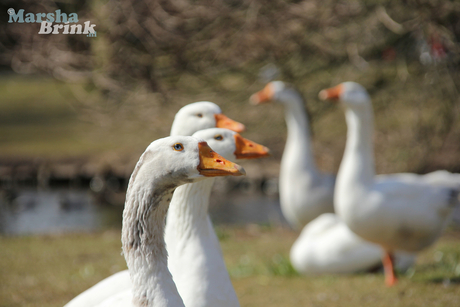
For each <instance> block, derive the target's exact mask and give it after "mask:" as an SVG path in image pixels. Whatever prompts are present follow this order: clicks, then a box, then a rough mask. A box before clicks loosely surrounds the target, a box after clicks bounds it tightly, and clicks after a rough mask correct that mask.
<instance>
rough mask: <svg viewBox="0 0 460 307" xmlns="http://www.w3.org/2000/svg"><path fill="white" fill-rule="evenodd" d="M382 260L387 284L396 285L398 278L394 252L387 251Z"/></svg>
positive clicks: (389, 285)
mask: <svg viewBox="0 0 460 307" xmlns="http://www.w3.org/2000/svg"><path fill="white" fill-rule="evenodd" d="M382 262H383V271H384V273H385V284H386V285H387V286H388V287H391V286H394V285H395V284H396V283H397V282H398V278H397V277H396V274H395V269H394V257H393V254H392V253H390V252H387V251H385V254H384V256H383V259H382Z"/></svg>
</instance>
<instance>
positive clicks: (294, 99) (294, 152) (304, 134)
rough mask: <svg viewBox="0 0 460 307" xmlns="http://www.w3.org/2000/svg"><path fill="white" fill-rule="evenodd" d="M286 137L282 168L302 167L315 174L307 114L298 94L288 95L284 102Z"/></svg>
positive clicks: (296, 168) (295, 168) (297, 168)
mask: <svg viewBox="0 0 460 307" xmlns="http://www.w3.org/2000/svg"><path fill="white" fill-rule="evenodd" d="M284 105H285V119H286V126H287V139H286V145H285V149H284V153H283V159H282V162H281V163H282V165H283V166H284V167H283V169H285V170H289V169H294V170H299V169H303V170H306V171H308V172H309V173H311V174H316V172H317V171H316V166H315V162H314V156H313V151H312V148H311V131H310V123H309V120H308V116H307V113H306V110H305V106H304V103H303V99H302V97H300V95H290V96H289V99H286V101H285V102H284Z"/></svg>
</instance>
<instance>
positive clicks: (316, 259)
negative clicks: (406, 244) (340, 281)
mask: <svg viewBox="0 0 460 307" xmlns="http://www.w3.org/2000/svg"><path fill="white" fill-rule="evenodd" d="M382 253H383V250H382V248H381V247H380V246H379V245H377V244H374V243H370V242H367V241H365V240H364V239H361V238H360V237H359V236H357V235H356V234H355V233H354V232H352V231H351V230H350V229H349V228H348V227H347V225H346V224H345V223H344V222H343V221H342V220H341V219H340V218H339V217H338V216H337V215H336V214H334V213H324V214H322V215H320V216H319V217H317V218H316V219H314V220H313V221H311V222H310V223H309V224H308V225H306V226H305V227H304V228H303V229H302V232H301V233H300V235H299V237H298V238H297V239H296V241H295V242H294V244H293V245H292V248H291V251H290V259H291V263H292V266H293V267H294V268H295V269H296V271H297V272H299V273H301V274H305V275H310V274H349V273H356V272H361V271H366V270H369V269H373V268H376V267H378V266H380V264H381V259H382ZM415 259H416V255H415V254H414V253H406V252H401V251H398V252H397V253H395V261H396V268H397V269H398V270H400V271H406V270H407V269H408V268H409V267H410V266H412V264H413V263H414V262H415Z"/></svg>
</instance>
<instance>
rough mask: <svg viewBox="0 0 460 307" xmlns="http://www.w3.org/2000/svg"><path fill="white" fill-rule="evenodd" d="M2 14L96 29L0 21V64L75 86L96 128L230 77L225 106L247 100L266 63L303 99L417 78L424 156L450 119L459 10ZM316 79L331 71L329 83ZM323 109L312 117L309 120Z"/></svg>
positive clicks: (36, 5) (332, 7)
mask: <svg viewBox="0 0 460 307" xmlns="http://www.w3.org/2000/svg"><path fill="white" fill-rule="evenodd" d="M10 7H12V8H15V9H16V10H18V9H19V8H24V9H26V11H27V12H33V13H39V12H40V13H41V12H54V11H55V10H56V9H61V10H62V11H63V12H67V13H70V12H77V13H78V16H79V19H80V21H81V22H83V21H85V20H91V21H92V23H95V24H96V31H97V38H88V37H86V36H85V35H38V34H37V33H38V28H39V25H38V24H35V25H31V24H28V25H26V24H18V23H7V22H6V20H5V17H7V16H6V14H2V20H1V22H2V24H3V25H2V27H1V28H0V41H1V45H0V52H1V55H2V59H1V64H2V65H8V66H11V68H12V69H13V70H14V71H16V72H19V73H32V72H45V73H47V74H50V75H52V76H53V77H55V78H57V79H60V80H63V81H66V82H70V83H74V84H75V86H74V87H72V88H73V93H74V95H75V96H76V97H77V98H78V100H79V105H78V106H76V107H78V108H79V109H80V110H82V111H84V110H89V111H90V112H88V113H89V114H92V116H97V118H98V120H100V118H101V116H103V114H104V113H105V112H106V111H107V109H108V108H109V109H110V108H117V107H119V106H120V105H121V104H122V103H125V102H127V101H129V102H130V103H131V104H135V103H136V101H138V100H142V99H144V100H145V98H146V97H148V101H149V103H151V104H153V105H155V106H157V107H158V108H162V106H163V105H165V103H167V102H171V101H174V99H175V97H177V95H180V94H186V93H189V92H193V91H195V92H198V91H200V90H209V91H211V90H212V91H214V92H219V93H224V94H228V93H231V92H232V89H234V87H233V88H232V86H227V85H226V83H227V82H229V81H227V79H225V78H226V76H227V74H228V73H229V72H230V73H238V74H239V75H240V76H244V78H245V79H244V80H245V82H243V85H241V83H237V85H238V86H239V87H237V88H238V91H239V92H240V93H241V94H239V95H240V96H238V94H231V95H230V97H232V98H235V97H238V98H239V99H241V98H243V97H248V93H249V90H248V89H249V87H250V85H251V84H253V83H254V82H255V81H256V80H257V76H258V75H259V73H258V71H259V69H260V68H261V67H263V66H264V65H266V64H267V63H273V64H274V65H276V67H278V69H279V71H280V75H281V77H282V78H283V79H284V80H286V81H289V82H291V83H293V84H295V85H296V86H297V87H299V88H300V89H303V88H305V87H307V85H308V89H307V90H306V91H304V92H307V93H311V94H312V95H313V93H314V95H316V93H317V91H318V89H320V88H321V87H322V86H324V85H329V84H333V83H337V82H340V81H344V80H343V79H344V78H348V79H351V78H354V79H358V80H357V81H359V82H361V83H363V84H364V85H365V86H366V87H367V88H369V89H370V90H371V91H373V90H374V91H377V92H378V91H381V90H382V89H385V88H387V87H388V84H389V81H390V79H389V77H388V75H386V74H385V73H384V70H385V67H387V66H392V67H396V70H397V80H398V81H399V82H400V83H404V82H406V81H407V79H408V78H409V77H410V76H411V75H414V74H415V75H416V76H418V77H420V79H419V80H425V81H424V82H427V83H428V84H430V86H429V90H431V91H433V90H435V91H436V92H435V93H429V95H433V96H435V97H437V99H439V100H440V101H441V102H442V103H443V105H444V106H445V107H444V108H442V111H440V112H441V113H439V115H441V124H440V125H439V124H438V123H437V124H435V126H430V125H431V124H427V123H426V122H424V121H420V123H419V126H418V127H417V128H416V130H417V133H415V135H416V136H417V138H418V140H419V142H420V143H421V144H423V146H424V148H426V149H425V150H426V151H427V153H426V154H424V155H423V156H424V157H425V158H426V157H428V156H429V152H430V151H431V149H432V148H433V146H437V148H439V147H442V145H439V142H438V143H433V142H434V141H432V140H431V139H430V138H429V135H430V133H427V132H437V133H441V135H442V139H443V140H446V138H447V137H448V136H449V133H451V131H452V126H453V125H454V123H455V118H456V116H458V105H459V89H460V78H459V71H460V67H459V64H460V44H459V41H460V2H458V1H445V0H405V1H392V0H387V1H380V0H374V1H359V0H353V1H342V0H327V1H323V0H303V1H302V0H300V1H299V0H291V1H285V0H273V1H260V0H252V1H251V0H217V1H216V0H212V1H211V0H199V1H191V0H108V1H102V0H85V1H79V0H67V1H64V0H62V1H52V0H39V1H28V0H20V1H16V0H14V1H13V0H6V1H3V2H2V4H1V9H3V11H4V12H6V10H7V9H8V8H10ZM350 69H351V70H353V71H354V72H353V73H350ZM324 72H328V73H330V74H329V75H328V76H329V78H328V79H329V81H325V79H326V78H324ZM356 72H358V73H356ZM321 74H323V77H320V76H321ZM331 75H333V76H335V77H332V78H331ZM184 78H185V80H194V81H193V82H192V83H190V82H188V81H184ZM391 78H394V76H392V77H391ZM412 78H414V77H412ZM331 80H332V81H331ZM427 80H428V81H427ZM420 87H421V88H422V87H424V85H423V84H420ZM419 90H421V91H424V90H425V91H428V87H427V88H425V89H419ZM308 91H310V92H308ZM233 92H234V91H233ZM232 95H233V96H232ZM307 96H308V94H307ZM246 99H247V98H246ZM427 99H428V98H427ZM378 103H379V100H378V99H377V105H378ZM382 105H385V104H382ZM377 107H378V106H377ZM325 108H326V107H316V108H313V114H312V115H313V118H318V117H320V116H321V114H323V113H324V110H325ZM455 108H457V109H456V110H457V111H456V112H454V111H453V110H454V109H455ZM139 116H142V115H139ZM456 135H457V134H456ZM441 143H442V142H441ZM458 150H459V151H460V148H459V149H458ZM427 159H428V158H427ZM422 164H423V163H422ZM413 168H419V169H422V168H423V167H422V166H420V165H415V166H413Z"/></svg>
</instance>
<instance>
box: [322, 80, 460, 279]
mask: <svg viewBox="0 0 460 307" xmlns="http://www.w3.org/2000/svg"><path fill="white" fill-rule="evenodd" d="M319 96H320V98H321V99H329V100H333V101H337V102H338V103H339V104H340V105H341V106H342V107H343V108H344V110H345V117H346V122H347V126H348V133H347V144H346V147H345V152H344V156H343V159H342V163H341V165H340V168H339V173H338V176H337V186H336V189H335V194H334V204H335V210H336V212H337V214H338V215H339V216H340V217H341V218H342V220H343V221H344V222H345V223H346V224H347V226H348V227H349V228H350V229H351V230H352V231H353V232H355V233H356V234H358V235H359V236H360V237H362V238H364V239H366V240H368V241H371V242H374V243H376V244H379V245H381V246H382V247H383V249H384V250H385V253H384V257H383V264H384V269H385V275H386V278H385V280H386V283H387V285H393V284H394V283H395V282H396V276H395V274H394V263H393V256H392V254H393V252H394V251H395V250H396V249H401V250H404V251H409V252H417V251H420V250H422V249H423V248H425V247H427V246H429V245H431V244H432V243H433V242H435V241H436V240H437V239H438V238H439V236H440V235H441V232H442V230H443V229H444V227H445V225H446V221H447V220H448V217H449V216H450V213H451V211H452V208H453V207H454V205H456V204H458V193H459V188H458V187H455V188H454V187H452V184H443V182H442V180H440V179H439V178H436V179H439V180H438V181H437V182H433V181H431V180H434V179H433V178H430V176H427V178H424V177H425V176H419V175H415V174H395V175H384V176H375V165H374V153H373V145H372V135H373V129H374V119H373V110H372V103H371V100H370V97H369V95H368V93H367V91H366V90H365V89H364V87H362V86H361V85H360V84H357V83H355V82H345V83H342V84H339V85H338V86H336V87H333V88H330V89H326V90H323V91H321V92H320V94H319ZM431 177H433V175H431ZM434 177H436V176H434ZM430 181H431V182H430ZM434 181H436V180H434Z"/></svg>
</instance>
